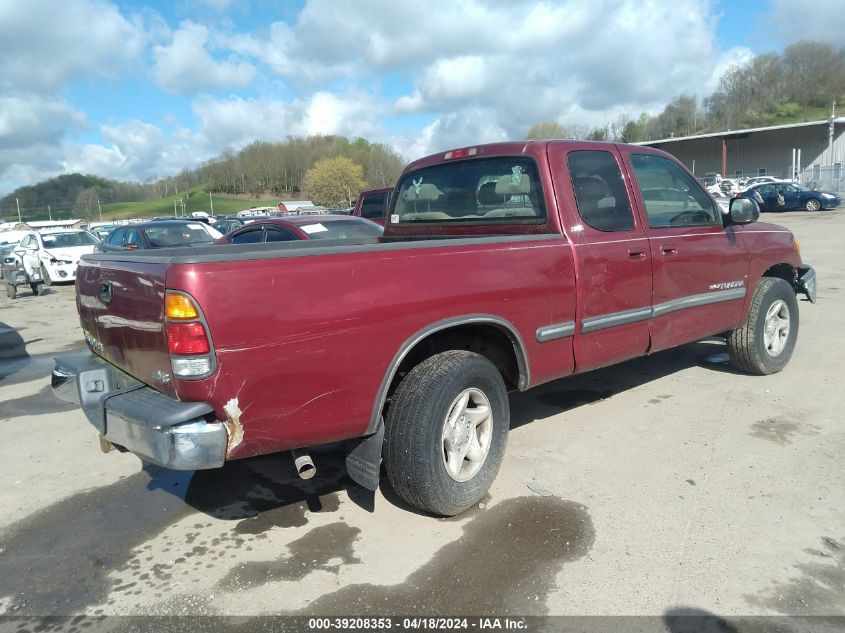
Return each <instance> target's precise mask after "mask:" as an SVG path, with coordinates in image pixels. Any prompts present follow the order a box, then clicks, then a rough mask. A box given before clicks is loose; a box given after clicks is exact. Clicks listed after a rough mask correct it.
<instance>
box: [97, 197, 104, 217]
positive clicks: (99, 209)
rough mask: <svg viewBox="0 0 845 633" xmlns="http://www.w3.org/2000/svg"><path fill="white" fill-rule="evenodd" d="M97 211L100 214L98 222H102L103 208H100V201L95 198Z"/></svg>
mask: <svg viewBox="0 0 845 633" xmlns="http://www.w3.org/2000/svg"><path fill="white" fill-rule="evenodd" d="M97 211H99V212H100V222H102V221H103V208H102V207H101V206H100V199H99V198H97Z"/></svg>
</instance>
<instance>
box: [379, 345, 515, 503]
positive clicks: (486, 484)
mask: <svg viewBox="0 0 845 633" xmlns="http://www.w3.org/2000/svg"><path fill="white" fill-rule="evenodd" d="M509 426H510V413H509V408H508V397H507V390H506V389H505V384H504V381H503V380H502V377H501V375H500V374H499V371H498V370H497V369H496V367H495V366H494V365H493V363H491V362H490V361H489V360H488V359H487V358H485V357H484V356H481V355H479V354H475V353H473V352H465V351H450V352H444V353H442V354H437V355H436V356H432V357H431V358H429V359H428V360H426V361H423V362H422V363H420V364H419V365H417V366H416V367H415V368H414V369H412V370H411V371H410V372H409V373H408V375H407V376H405V378H404V379H403V380H402V382H401V383H400V384H399V387H398V388H397V390H396V392H395V394H394V396H393V399H392V401H391V404H390V407H389V409H388V414H387V421H386V424H385V437H384V463H385V469H386V471H387V477H388V479H389V480H390V483H391V485H392V486H393V489H394V490H395V491H396V493H397V494H398V495H399V496H400V497H401V498H402V499H404V500H405V501H406V502H408V503H409V504H411V505H413V506H415V507H417V508H419V509H421V510H425V511H427V512H431V513H433V514H440V515H444V516H453V515H455V514H459V513H461V512H463V511H464V510H466V509H467V508H469V507H471V506H473V505H474V504H476V503H478V501H480V500H481V498H482V497H483V496H484V494H485V493H486V492H487V490H488V488H490V485H491V484H492V483H493V480H494V479H495V478H496V474H497V473H498V471H499V466H500V465H501V463H502V458H503V456H504V452H505V446H506V444H507V436H508V429H509Z"/></svg>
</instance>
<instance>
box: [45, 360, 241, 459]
mask: <svg viewBox="0 0 845 633" xmlns="http://www.w3.org/2000/svg"><path fill="white" fill-rule="evenodd" d="M51 383H52V387H53V393H54V394H55V395H56V397H58V398H60V399H61V400H65V401H66V402H71V403H74V404H78V405H80V406H81V407H82V410H83V411H84V412H85V415H86V416H87V418H88V421H89V422H90V423H91V424H92V425H93V426H94V427H95V428H96V429H97V431H99V433H100V435H102V436H103V437H104V438H105V439H106V440H108V441H109V442H111V443H113V444H117V445H119V446H122V447H124V448H126V449H127V450H129V451H131V452H132V453H134V454H135V455H137V456H138V457H140V458H141V459H143V460H145V461H148V462H152V463H154V464H158V465H159V466H163V467H165V468H171V469H173V470H199V469H206V468H219V467H220V466H222V465H223V463H224V462H225V460H226V447H227V441H228V433H227V431H226V427H225V426H224V425H223V423H221V422H208V421H207V419H208V418H209V416H210V415H211V414H212V413H213V409H212V407H211V406H209V405H207V404H205V403H203V402H179V401H178V400H174V399H173V398H171V397H169V396H167V395H165V394H163V393H160V392H158V391H155V390H154V389H151V388H149V387H147V386H146V385H144V384H143V383H141V382H139V381H137V380H135V379H134V378H132V377H131V376H129V375H128V374H126V373H124V372H122V371H120V370H119V369H117V368H116V367H114V366H113V365H111V364H109V363H107V362H106V361H104V360H102V359H101V358H99V357H97V356H95V355H93V354H91V353H90V352H87V351H86V352H82V353H76V354H68V355H65V356H61V357H58V358H56V364H55V366H54V368H53V374H52V378H51Z"/></svg>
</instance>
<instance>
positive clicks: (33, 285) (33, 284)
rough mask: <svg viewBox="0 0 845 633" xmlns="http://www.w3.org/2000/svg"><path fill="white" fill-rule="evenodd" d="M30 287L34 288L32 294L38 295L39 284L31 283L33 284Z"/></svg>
mask: <svg viewBox="0 0 845 633" xmlns="http://www.w3.org/2000/svg"><path fill="white" fill-rule="evenodd" d="M29 287H30V288H31V289H32V296H33V297H37V296H38V284H36V283H31V284H29Z"/></svg>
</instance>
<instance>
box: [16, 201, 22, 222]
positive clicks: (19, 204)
mask: <svg viewBox="0 0 845 633" xmlns="http://www.w3.org/2000/svg"><path fill="white" fill-rule="evenodd" d="M15 204H16V205H17V206H18V224H23V220H21V203H20V200H18V199H17V198H15Z"/></svg>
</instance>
